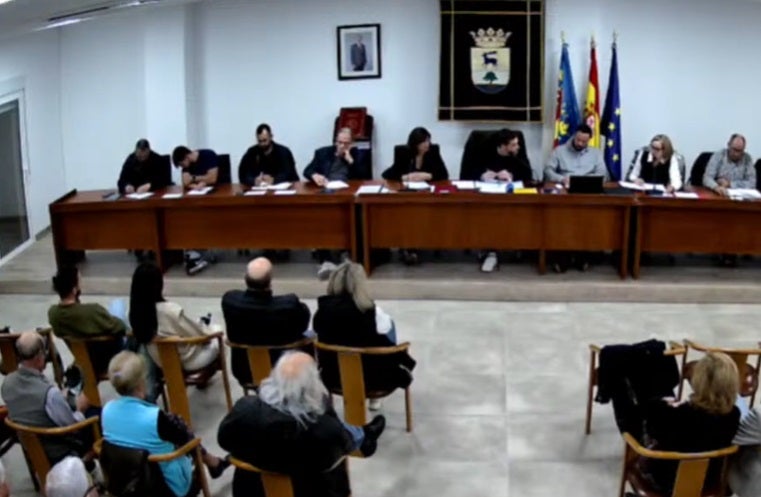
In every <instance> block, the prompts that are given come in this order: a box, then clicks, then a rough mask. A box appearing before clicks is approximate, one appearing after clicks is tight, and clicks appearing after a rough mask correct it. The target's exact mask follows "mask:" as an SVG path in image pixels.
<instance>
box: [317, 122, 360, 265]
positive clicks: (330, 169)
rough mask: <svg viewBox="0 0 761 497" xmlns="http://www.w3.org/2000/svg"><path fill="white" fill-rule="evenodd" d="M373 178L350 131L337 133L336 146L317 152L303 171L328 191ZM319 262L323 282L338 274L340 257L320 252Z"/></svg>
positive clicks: (323, 251) (318, 252)
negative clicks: (332, 183) (331, 186)
mask: <svg viewBox="0 0 761 497" xmlns="http://www.w3.org/2000/svg"><path fill="white" fill-rule="evenodd" d="M372 176H373V174H372V170H371V166H370V164H369V162H368V161H367V155H366V154H364V153H362V151H360V150H358V149H357V148H355V147H354V141H353V137H352V134H351V130H350V129H349V128H341V129H340V130H338V133H337V134H336V142H335V144H334V145H333V146H330V147H322V148H318V149H317V150H315V152H314V157H313V158H312V161H311V162H310V163H309V165H308V166H307V167H306V168H305V169H304V177H305V178H306V179H308V180H311V181H312V182H314V184H316V185H317V186H320V187H325V186H326V185H327V184H328V182H329V181H339V180H340V181H349V180H355V179H372ZM317 259H318V261H319V263H320V268H319V269H318V271H317V276H318V277H319V278H320V279H321V280H326V279H328V277H329V276H330V273H331V272H333V270H335V268H336V263H337V262H339V259H340V254H336V253H332V252H331V251H329V250H318V251H317Z"/></svg>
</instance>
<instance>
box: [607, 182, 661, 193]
mask: <svg viewBox="0 0 761 497" xmlns="http://www.w3.org/2000/svg"><path fill="white" fill-rule="evenodd" d="M618 185H619V186H622V187H624V188H628V189H630V190H639V191H642V192H644V191H648V190H656V191H659V192H665V191H666V187H665V186H663V185H658V184H655V183H643V184H641V185H638V184H637V183H633V182H631V181H619V182H618Z"/></svg>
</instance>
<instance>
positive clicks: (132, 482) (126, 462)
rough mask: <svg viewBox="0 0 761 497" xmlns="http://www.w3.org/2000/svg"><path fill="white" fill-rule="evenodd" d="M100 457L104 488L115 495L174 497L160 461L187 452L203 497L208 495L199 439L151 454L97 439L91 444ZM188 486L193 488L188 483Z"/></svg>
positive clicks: (117, 496) (181, 455)
mask: <svg viewBox="0 0 761 497" xmlns="http://www.w3.org/2000/svg"><path fill="white" fill-rule="evenodd" d="M93 448H94V450H95V453H96V454H98V456H99V457H100V466H101V468H102V469H103V476H104V477H105V480H106V490H107V491H108V494H109V495H113V496H115V497H138V496H143V495H150V496H151V497H175V495H174V492H172V490H171V489H169V487H168V486H167V484H166V481H165V480H164V475H163V474H162V472H161V468H160V467H159V464H160V463H163V462H169V461H174V460H175V459H179V458H180V457H185V456H188V455H190V456H191V457H192V458H193V464H194V466H195V470H194V472H193V476H194V479H195V480H196V482H195V483H196V484H197V485H198V487H200V489H201V491H202V492H203V495H204V497H210V496H211V492H210V491H209V482H208V480H207V478H206V470H205V469H204V465H203V460H202V458H201V439H200V438H194V439H193V440H191V441H190V442H188V443H186V444H185V445H183V446H182V447H180V448H178V449H177V450H175V451H173V452H170V453H169V454H160V455H159V454H157V455H150V454H149V453H148V451H146V450H141V449H131V448H127V447H122V446H120V445H116V444H112V443H110V442H108V441H107V440H104V439H100V440H98V441H97V442H95V446H94V447H93ZM191 488H193V487H192V486H191Z"/></svg>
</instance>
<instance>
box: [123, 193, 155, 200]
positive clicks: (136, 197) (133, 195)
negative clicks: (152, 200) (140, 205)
mask: <svg viewBox="0 0 761 497" xmlns="http://www.w3.org/2000/svg"><path fill="white" fill-rule="evenodd" d="M152 195H153V193H151V192H145V193H130V194H128V195H127V196H126V197H127V198H131V199H133V200H143V199H144V198H148V197H150V196H152Z"/></svg>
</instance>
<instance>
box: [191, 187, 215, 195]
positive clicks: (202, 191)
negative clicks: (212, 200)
mask: <svg viewBox="0 0 761 497" xmlns="http://www.w3.org/2000/svg"><path fill="white" fill-rule="evenodd" d="M213 189H214V187H213V186H205V187H203V188H201V189H200V190H190V191H188V195H206V194H207V193H209V192H210V191H212V190H213Z"/></svg>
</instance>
